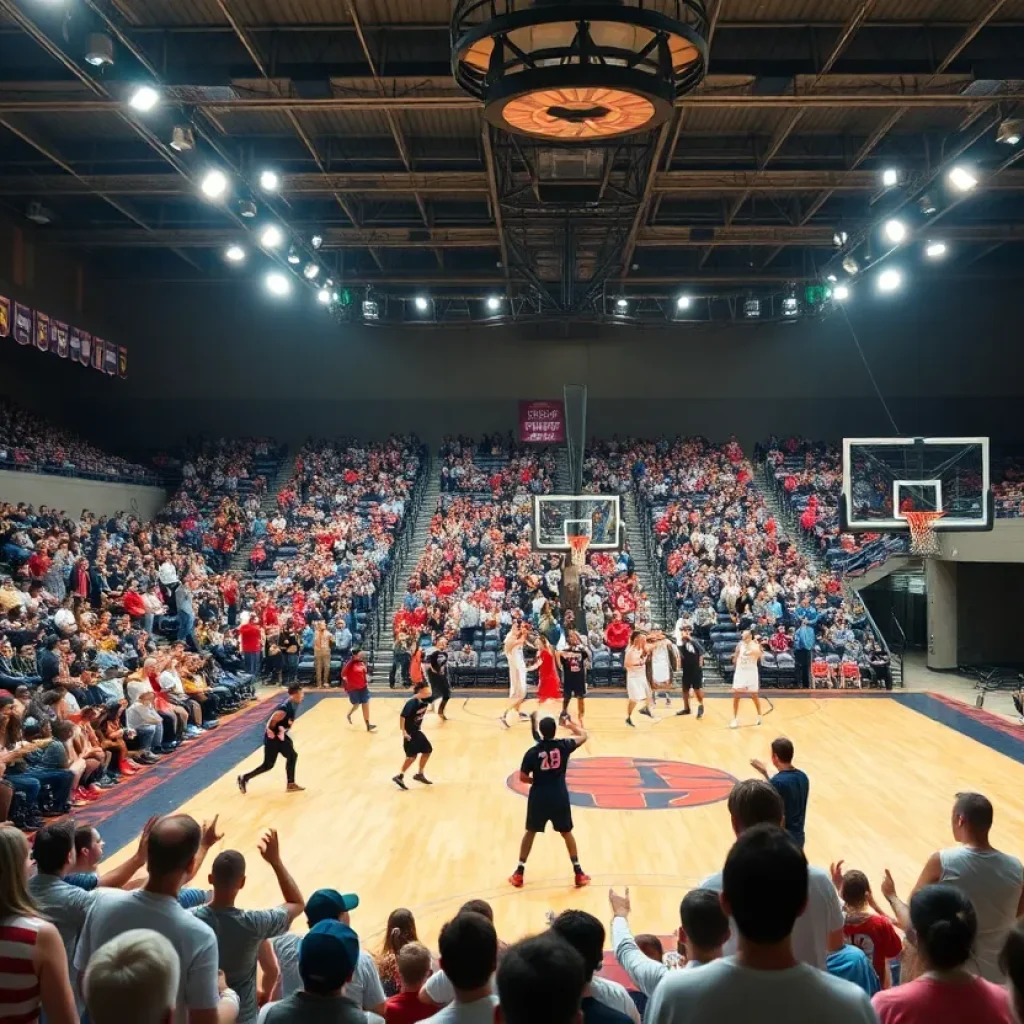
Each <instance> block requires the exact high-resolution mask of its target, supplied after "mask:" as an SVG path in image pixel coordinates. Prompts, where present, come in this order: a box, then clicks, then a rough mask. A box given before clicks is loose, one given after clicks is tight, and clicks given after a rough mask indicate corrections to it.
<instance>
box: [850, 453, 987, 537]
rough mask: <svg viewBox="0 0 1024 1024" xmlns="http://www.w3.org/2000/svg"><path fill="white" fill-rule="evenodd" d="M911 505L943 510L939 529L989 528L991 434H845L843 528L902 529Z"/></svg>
mask: <svg viewBox="0 0 1024 1024" xmlns="http://www.w3.org/2000/svg"><path fill="white" fill-rule="evenodd" d="M908 509H909V510H911V511H922V512H924V511H939V512H942V513H943V515H942V518H941V519H937V520H936V522H935V526H934V528H935V529H936V530H938V531H945V532H955V531H956V532H958V531H965V532H966V531H983V530H991V529H992V528H993V526H994V503H993V500H992V491H991V482H990V475H989V439H988V438H987V437H866V438H861V437H856V438H844V440H843V486H842V492H841V494H840V498H839V526H840V530H841V531H842V532H844V533H858V532H865V531H869V532H870V531H874V532H879V533H893V532H903V531H906V530H908V529H909V524H908V523H907V519H906V514H905V513H906V511H907V510H908Z"/></svg>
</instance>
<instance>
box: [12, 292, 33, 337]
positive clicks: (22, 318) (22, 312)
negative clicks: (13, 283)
mask: <svg viewBox="0 0 1024 1024" xmlns="http://www.w3.org/2000/svg"><path fill="white" fill-rule="evenodd" d="M14 340H15V341H16V342H17V343H18V344H19V345H31V344H32V310H31V309H29V308H28V306H23V305H22V304H21V303H20V302H16V303H15V304H14Z"/></svg>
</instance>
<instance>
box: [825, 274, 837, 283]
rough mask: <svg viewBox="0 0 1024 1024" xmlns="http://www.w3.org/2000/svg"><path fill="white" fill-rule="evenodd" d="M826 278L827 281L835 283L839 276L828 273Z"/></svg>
mask: <svg viewBox="0 0 1024 1024" xmlns="http://www.w3.org/2000/svg"><path fill="white" fill-rule="evenodd" d="M826 280H827V281H828V282H829V284H835V283H836V281H838V280H839V278H838V277H836V275H835V274H829V275H828V277H827V278H826Z"/></svg>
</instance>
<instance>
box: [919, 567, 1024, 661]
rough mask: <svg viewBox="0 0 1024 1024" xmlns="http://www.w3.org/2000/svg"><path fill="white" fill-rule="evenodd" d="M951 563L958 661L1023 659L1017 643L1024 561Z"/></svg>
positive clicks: (1022, 594) (1022, 593)
mask: <svg viewBox="0 0 1024 1024" xmlns="http://www.w3.org/2000/svg"><path fill="white" fill-rule="evenodd" d="M945 564H947V565H948V564H950V563H945ZM953 564H954V567H955V568H956V580H957V600H956V613H957V637H958V640H957V657H958V659H959V663H960V664H961V665H978V664H988V665H992V664H1003V665H1020V664H1021V663H1024V655H1022V654H1021V646H1020V607H1021V598H1022V597H1024V565H1021V564H1016V565H1014V564H1009V565H990V564H985V563H981V562H974V563H959V564H956V563H953ZM930 599H931V591H930V588H929V600H930Z"/></svg>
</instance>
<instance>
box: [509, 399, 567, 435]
mask: <svg viewBox="0 0 1024 1024" xmlns="http://www.w3.org/2000/svg"><path fill="white" fill-rule="evenodd" d="M519 440H520V442H521V443H522V444H560V443H562V442H563V441H564V440H565V406H564V404H563V403H562V402H558V401H554V400H544V399H542V400H528V401H522V402H520V403H519Z"/></svg>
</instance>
